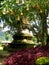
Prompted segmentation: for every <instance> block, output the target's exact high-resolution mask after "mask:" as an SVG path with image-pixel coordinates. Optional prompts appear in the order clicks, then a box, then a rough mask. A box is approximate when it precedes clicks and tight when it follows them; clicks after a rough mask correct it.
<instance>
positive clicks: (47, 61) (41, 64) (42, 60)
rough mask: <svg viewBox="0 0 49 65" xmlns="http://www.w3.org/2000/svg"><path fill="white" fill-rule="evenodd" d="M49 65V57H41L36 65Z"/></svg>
mask: <svg viewBox="0 0 49 65" xmlns="http://www.w3.org/2000/svg"><path fill="white" fill-rule="evenodd" d="M48 64H49V58H48V57H39V58H38V59H37V60H36V65H48Z"/></svg>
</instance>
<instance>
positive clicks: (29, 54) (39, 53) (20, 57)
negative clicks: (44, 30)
mask: <svg viewBox="0 0 49 65" xmlns="http://www.w3.org/2000/svg"><path fill="white" fill-rule="evenodd" d="M39 57H48V58H49V46H45V47H43V46H37V47H35V48H25V49H22V50H19V51H15V52H13V53H12V54H11V55H10V56H9V57H8V58H7V59H5V60H4V61H3V63H4V64H5V65H36V64H35V62H36V60H37V59H38V58H39Z"/></svg>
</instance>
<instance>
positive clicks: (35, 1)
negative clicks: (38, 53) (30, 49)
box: [0, 0, 49, 45]
mask: <svg viewBox="0 0 49 65" xmlns="http://www.w3.org/2000/svg"><path fill="white" fill-rule="evenodd" d="M48 14H49V0H3V1H1V2H0V17H1V18H2V20H4V21H5V22H6V23H7V24H8V25H10V26H11V27H14V28H21V29H22V27H23V26H22V24H23V21H24V18H25V19H27V21H31V20H33V21H37V20H38V21H40V22H41V31H40V32H41V42H42V45H45V44H46V37H47V17H48ZM25 23H27V22H26V21H25ZM17 24H19V25H17ZM19 30H20V29H19Z"/></svg>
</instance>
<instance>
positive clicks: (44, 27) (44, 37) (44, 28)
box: [41, 14, 47, 46]
mask: <svg viewBox="0 0 49 65" xmlns="http://www.w3.org/2000/svg"><path fill="white" fill-rule="evenodd" d="M46 20H47V17H46V16H45V14H43V15H42V17H41V26H42V31H41V42H42V46H44V45H46V40H47V21H46Z"/></svg>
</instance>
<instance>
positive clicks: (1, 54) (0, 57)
mask: <svg viewBox="0 0 49 65" xmlns="http://www.w3.org/2000/svg"><path fill="white" fill-rule="evenodd" d="M9 54H10V53H9V52H7V51H5V50H0V64H1V63H2V61H3V60H4V59H5V58H6V57H7V56H8V55H9Z"/></svg>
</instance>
